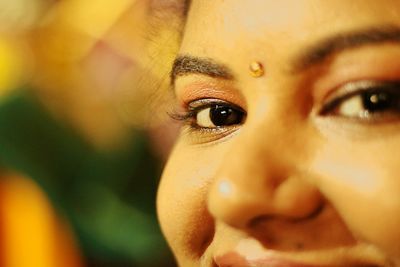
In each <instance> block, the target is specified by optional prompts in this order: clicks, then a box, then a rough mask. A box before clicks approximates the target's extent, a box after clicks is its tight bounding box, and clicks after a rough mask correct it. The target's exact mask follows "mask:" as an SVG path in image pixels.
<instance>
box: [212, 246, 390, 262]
mask: <svg viewBox="0 0 400 267" xmlns="http://www.w3.org/2000/svg"><path fill="white" fill-rule="evenodd" d="M246 251H247V252H246ZM246 251H241V250H232V251H229V252H225V253H223V254H219V255H216V256H215V257H214V262H215V264H216V266H218V267H317V266H318V267H328V266H329V267H332V266H335V267H350V266H352V267H363V266H364V267H365V266H376V267H378V266H386V263H387V262H386V259H385V258H384V257H383V256H379V255H377V254H376V253H375V252H374V251H373V250H370V249H368V247H364V249H363V247H358V248H344V247H342V248H339V249H333V250H326V251H308V252H299V253H284V252H279V251H273V250H265V251H262V252H260V251H259V252H256V253H254V251H253V249H251V247H248V248H246ZM345 251H346V252H345ZM357 251H358V252H360V251H363V253H361V254H360V253H357Z"/></svg>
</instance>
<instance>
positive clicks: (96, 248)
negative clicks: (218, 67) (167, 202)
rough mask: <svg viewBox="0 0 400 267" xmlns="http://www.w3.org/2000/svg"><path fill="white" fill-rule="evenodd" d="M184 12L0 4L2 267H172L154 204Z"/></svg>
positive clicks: (76, 1)
mask: <svg viewBox="0 0 400 267" xmlns="http://www.w3.org/2000/svg"><path fill="white" fill-rule="evenodd" d="M178 2H180V1H174V0H0V266H3V267H55V266H57V267H63V266H65V267H66V266H68V267H73V266H78V267H85V266H111V267H114V266H115V267H119V266H121V267H122V266H123V267H130V266H132V267H134V266H139V267H150V266H161V267H162V266H175V264H174V261H173V258H172V256H171V254H170V252H169V250H168V248H167V245H166V244H165V242H164V239H163V237H162V235H161V232H160V229H159V226H158V223H157V219H156V212H155V195H156V189H157V184H158V180H159V176H160V172H161V169H162V166H163V164H164V162H165V160H166V157H167V155H168V153H169V151H170V149H171V146H172V144H173V141H174V138H175V136H176V134H177V128H178V126H177V125H176V124H174V123H173V122H171V121H170V120H169V119H167V118H166V116H165V114H166V110H167V108H168V103H169V93H168V92H169V91H170V90H168V87H169V85H168V72H169V68H170V66H171V62H172V60H173V58H174V54H175V53H176V50H177V47H178V41H179V37H180V30H179V29H180V26H181V25H182V23H181V18H182V14H183V12H184V10H183V8H182V6H181V4H180V3H178Z"/></svg>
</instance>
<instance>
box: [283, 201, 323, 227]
mask: <svg viewBox="0 0 400 267" xmlns="http://www.w3.org/2000/svg"><path fill="white" fill-rule="evenodd" d="M324 207H325V205H324V203H320V204H319V205H318V206H316V208H315V209H314V210H313V211H312V212H311V213H309V214H307V215H306V216H304V217H301V218H291V219H290V221H292V222H295V223H298V222H303V221H309V220H313V219H315V218H316V217H318V216H319V215H320V214H321V213H322V211H323V210H324Z"/></svg>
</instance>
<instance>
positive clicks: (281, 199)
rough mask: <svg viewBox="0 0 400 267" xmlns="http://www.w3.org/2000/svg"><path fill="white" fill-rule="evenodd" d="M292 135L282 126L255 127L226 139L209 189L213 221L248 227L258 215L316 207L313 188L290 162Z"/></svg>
mask: <svg viewBox="0 0 400 267" xmlns="http://www.w3.org/2000/svg"><path fill="white" fill-rule="evenodd" d="M278 125H279V124H278ZM293 135H294V134H293V131H291V132H290V131H288V129H285V127H279V126H277V127H275V128H274V129H268V128H266V127H265V128H261V127H254V128H252V129H242V132H241V133H239V134H238V136H236V137H235V139H234V140H232V141H231V142H232V143H231V149H230V150H229V151H228V152H227V153H226V155H225V158H224V159H223V163H222V164H221V166H220V169H219V170H218V172H217V174H216V177H215V179H214V183H213V185H212V187H211V189H210V192H209V198H208V205H209V210H210V212H211V214H213V216H214V217H215V218H216V219H217V220H221V221H224V222H225V223H227V224H230V225H233V226H236V227H247V225H248V224H249V223H250V222H251V221H252V220H254V219H257V218H260V217H265V218H270V217H271V216H279V217H280V218H281V217H290V218H296V217H303V216H306V215H307V214H308V213H310V212H312V211H313V210H314V209H315V208H316V206H317V203H316V202H318V201H317V199H318V192H317V191H316V189H315V188H314V187H313V186H312V185H310V184H307V182H306V181H305V180H303V179H302V178H301V177H300V176H301V175H300V172H298V170H297V166H296V162H294V159H295V157H294V155H295V154H297V153H298V151H296V150H298V149H297V148H299V145H298V144H297V145H296V143H297V142H295V141H294V140H295V137H294V136H293ZM288 142H289V143H288ZM296 147H297V148H296ZM301 205H303V206H301Z"/></svg>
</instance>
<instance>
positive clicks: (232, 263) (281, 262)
mask: <svg viewBox="0 0 400 267" xmlns="http://www.w3.org/2000/svg"><path fill="white" fill-rule="evenodd" d="M215 262H216V264H217V266H218V267H316V265H308V264H301V263H296V262H293V261H289V260H286V259H283V258H279V257H274V256H272V255H271V256H267V257H264V258H260V259H254V260H247V259H245V258H244V257H242V256H241V255H239V254H238V253H236V252H230V253H227V254H225V255H222V256H219V257H216V258H215Z"/></svg>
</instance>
